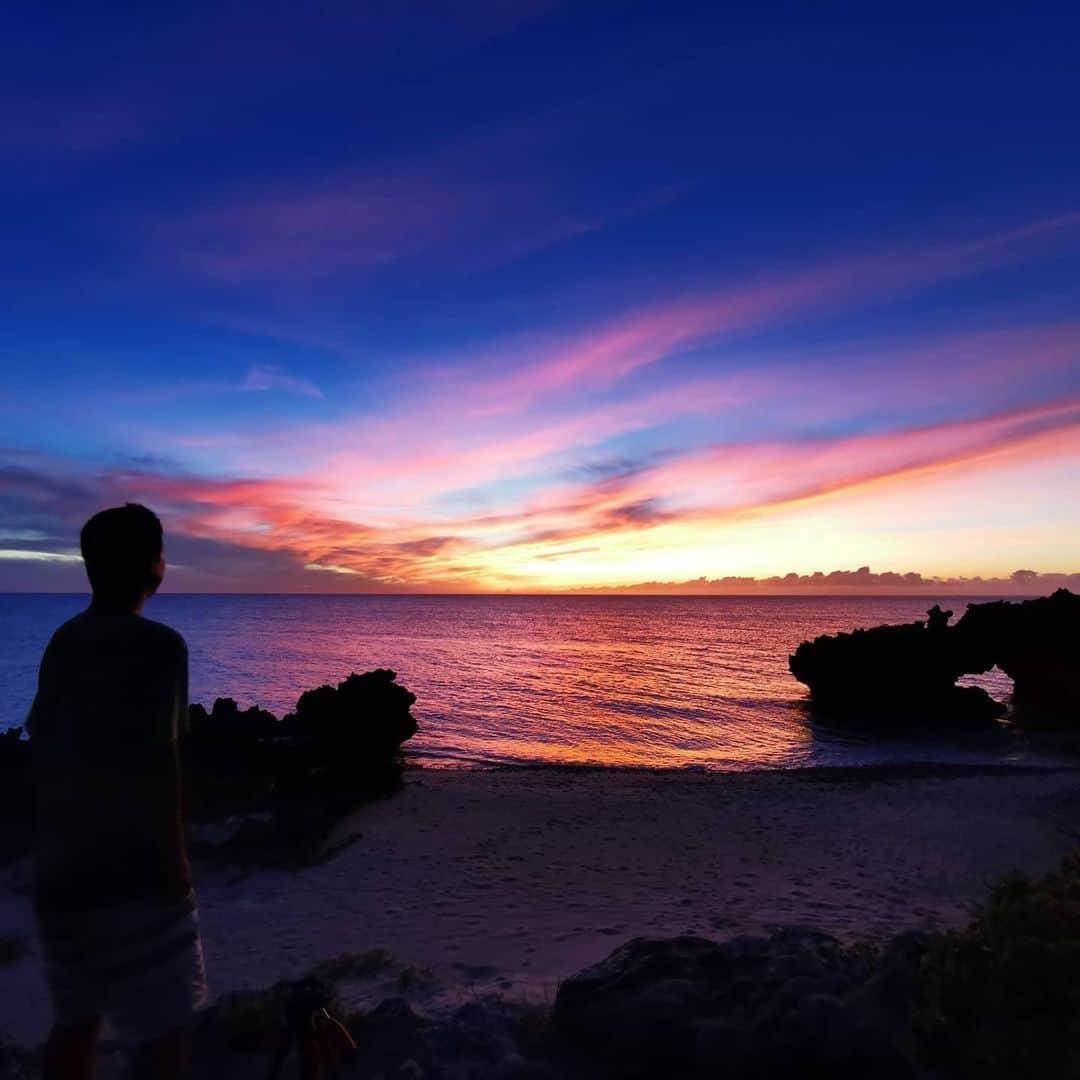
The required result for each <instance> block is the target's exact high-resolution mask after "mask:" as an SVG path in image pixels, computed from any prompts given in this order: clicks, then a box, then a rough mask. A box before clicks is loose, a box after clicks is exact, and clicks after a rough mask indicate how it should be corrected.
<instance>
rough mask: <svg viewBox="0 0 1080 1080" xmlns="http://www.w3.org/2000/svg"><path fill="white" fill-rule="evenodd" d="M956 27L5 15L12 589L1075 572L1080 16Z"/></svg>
mask: <svg viewBox="0 0 1080 1080" xmlns="http://www.w3.org/2000/svg"><path fill="white" fill-rule="evenodd" d="M740 7H741V9H742V13H741V14H738V13H735V12H736V11H737V9H738V8H740ZM47 8H48V10H46V9H47ZM155 8H157V9H159V10H154V9H155ZM1070 8H1071V9H1072V12H1073V13H1070ZM101 10H102V11H104V10H106V9H105V8H104V6H102V7H101ZM951 10H952V14H950V13H949V12H950V7H949V5H941V4H937V5H933V6H929V5H928V6H926V7H925V8H923V7H921V6H920V5H892V6H882V5H875V4H869V5H867V4H861V5H854V4H852V5H831V4H820V5H819V4H814V5H809V4H802V5H791V6H788V5H769V4H754V5H750V4H745V5H726V4H711V3H710V4H704V3H703V4H700V5H698V4H681V3H634V2H626V0H620V2H612V3H566V4H559V3H542V2H536V3H498V2H493V0H492V2H487V0H481V2H476V3H471V2H464V3H456V4H449V3H447V4H441V3H431V4H426V3H425V4H419V3H417V4H407V3H401V4H389V3H388V4H371V5H367V4H362V3H361V4H353V5H347V6H346V5H343V6H341V7H340V8H339V9H337V10H336V11H335V9H334V7H333V6H332V5H302V6H301V5H280V6H279V5H260V6H259V7H252V8H250V9H248V10H246V11H245V10H244V9H243V8H241V7H239V6H236V5H220V4H217V5H210V6H207V7H206V8H204V9H202V10H200V9H199V8H198V7H197V6H196V5H184V6H183V7H182V8H181V7H177V6H172V5H170V6H168V7H162V6H160V5H146V6H144V7H141V8H140V7H135V8H133V9H131V10H124V11H121V10H120V9H119V7H118V8H117V9H116V14H112V15H110V14H101V13H100V11H99V12H98V13H96V14H94V15H89V14H87V13H86V12H87V9H86V8H85V7H84V6H81V5H77V6H74V7H73V8H72V9H71V11H70V12H69V13H66V14H65V13H63V12H62V9H61V8H59V7H57V6H52V5H16V6H15V7H14V8H12V9H11V11H12V14H10V15H8V16H6V18H5V31H4V34H3V36H2V39H0V68H2V70H3V71H4V72H5V76H4V78H3V81H2V84H0V166H2V167H0V196H2V200H3V212H2V221H3V224H2V226H0V229H2V231H0V250H2V252H3V255H2V258H3V265H4V281H3V309H4V333H3V335H2V338H0V356H2V362H0V364H2V369H0V589H4V590H10V589H43V590H52V589H74V588H81V587H83V577H82V570H81V565H80V563H79V561H78V557H77V536H78V529H79V526H80V525H81V524H82V522H83V520H84V519H85V518H86V516H88V514H90V513H92V512H93V511H94V510H96V509H99V508H100V507H102V506H105V505H111V504H115V503H118V502H122V501H124V500H135V501H140V502H145V503H146V504H147V505H149V506H151V507H152V508H154V509H155V510H156V511H157V512H158V513H159V514H160V515H161V517H162V518H163V520H164V522H165V526H166V529H167V533H168V539H167V556H168V558H169V561H170V563H171V564H172V566H173V569H172V571H171V573H170V577H169V581H168V584H169V586H170V587H171V588H173V589H179V590H194V591H202V590H224V591H247V590H268V591H302V590H310V591H313V592H322V591H355V592H369V591H388V590H389V591H396V590H403V591H409V590H414V591H415V590H419V591H458V590H480V591H503V590H507V589H510V590H521V591H533V590H563V589H578V588H582V587H585V588H588V587H593V586H597V587H601V586H625V585H632V584H635V583H640V582H682V581H688V580H691V579H695V578H699V577H705V578H723V577H728V576H740V577H769V576H773V575H784V574H787V573H795V574H800V575H806V574H811V573H813V572H814V571H823V572H826V573H828V572H829V571H832V570H836V569H851V570H854V569H856V568H857V567H860V566H864V565H868V566H870V567H872V568H873V570H875V571H897V572H901V573H903V572H917V573H920V574H923V575H926V576H933V577H945V578H954V577H971V576H975V575H978V576H983V577H1008V576H1009V575H1010V574H1011V573H1012V572H1013V571H1015V570H1017V569H1021V568H1023V569H1027V570H1033V571H1036V572H1039V573H1066V574H1068V573H1076V572H1078V571H1080V497H1078V496H1080V120H1078V117H1080V108H1078V103H1080V66H1078V65H1077V51H1076V49H1077V41H1078V40H1080V15H1078V14H1075V12H1076V8H1075V5H1063V6H1062V7H1061V8H1060V12H1061V13H1060V14H1053V7H1052V5H1031V6H1030V7H1029V8H1026V7H1025V6H1022V5H1016V6H1013V7H1012V8H1007V7H1005V6H1002V7H995V6H993V5H978V6H972V7H970V8H969V9H967V10H966V11H963V12H961V11H960V10H959V9H957V8H953V9H951ZM80 11H81V12H82V13H81V14H80ZM1009 11H1012V14H1009ZM1025 12H1026V13H1025Z"/></svg>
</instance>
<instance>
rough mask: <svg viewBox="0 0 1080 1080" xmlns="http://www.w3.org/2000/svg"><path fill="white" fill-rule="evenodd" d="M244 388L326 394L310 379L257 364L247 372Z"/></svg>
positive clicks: (314, 395)
mask: <svg viewBox="0 0 1080 1080" xmlns="http://www.w3.org/2000/svg"><path fill="white" fill-rule="evenodd" d="M241 389H242V390H281V391H284V392H285V393H288V394H300V395H302V396H303V397H313V398H322V397H325V396H326V395H325V394H323V392H322V391H321V390H320V389H319V388H318V387H317V386H316V385H315V384H314V383H313V382H312V381H311V380H310V379H301V378H298V377H297V376H295V375H288V374H286V373H285V372H284V371H282V370H281V369H280V368H276V367H271V366H268V365H257V366H255V367H253V368H252V369H251V370H250V371H249V372H248V374H247V378H246V379H245V380H244V382H243V385H242V386H241Z"/></svg>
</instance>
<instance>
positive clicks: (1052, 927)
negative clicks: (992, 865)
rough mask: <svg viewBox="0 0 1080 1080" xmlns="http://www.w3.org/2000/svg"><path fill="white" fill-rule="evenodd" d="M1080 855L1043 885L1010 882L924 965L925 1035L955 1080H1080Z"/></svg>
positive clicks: (1017, 878)
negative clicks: (1010, 1079)
mask: <svg viewBox="0 0 1080 1080" xmlns="http://www.w3.org/2000/svg"><path fill="white" fill-rule="evenodd" d="M1078 971H1080V850H1078V851H1075V852H1073V853H1072V854H1070V855H1069V856H1067V857H1066V858H1065V859H1064V861H1063V862H1062V864H1061V866H1060V868H1059V869H1057V870H1055V871H1054V872H1052V873H1049V874H1046V875H1045V876H1043V877H1038V878H1031V877H1027V876H1024V875H1021V874H1013V875H1010V876H1008V877H1006V878H1005V879H1004V880H1002V881H1001V882H1000V883H999V884H998V885H997V886H996V887H995V888H994V890H993V892H992V893H991V894H990V897H989V899H988V900H987V901H986V902H985V903H984V904H983V905H982V906H981V907H980V908H979V909H978V911H977V913H976V917H975V918H974V920H973V921H972V922H971V923H970V924H969V925H968V926H967V927H966V928H964V929H962V930H956V931H951V932H947V933H943V934H939V935H937V936H936V937H935V938H934V939H932V941H931V943H930V946H929V948H928V950H927V952H926V954H925V956H924V958H923V961H922V969H921V977H922V989H923V994H922V1003H921V1006H920V1009H919V1012H918V1013H917V1016H916V1030H917V1031H918V1033H919V1034H920V1036H921V1037H922V1039H923V1040H924V1043H925V1046H926V1048H927V1051H928V1053H929V1055H930V1057H931V1058H932V1059H933V1060H934V1062H935V1063H936V1064H938V1065H939V1066H941V1067H942V1068H943V1069H944V1070H945V1071H946V1072H947V1073H948V1074H950V1075H954V1076H956V1077H961V1078H967V1077H975V1076H978V1077H980V1078H982V1080H994V1078H1001V1080H1005V1078H1006V1077H1020V1076H1031V1077H1036V1076H1037V1077H1039V1078H1040V1080H1057V1078H1062V1080H1064V1078H1066V1077H1070V1078H1075V1077H1077V1076H1080V978H1078V977H1077V972H1078Z"/></svg>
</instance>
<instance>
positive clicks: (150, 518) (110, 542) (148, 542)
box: [79, 503, 165, 608]
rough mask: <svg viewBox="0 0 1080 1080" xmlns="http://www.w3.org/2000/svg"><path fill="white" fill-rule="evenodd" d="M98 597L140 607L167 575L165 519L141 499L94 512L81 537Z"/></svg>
mask: <svg viewBox="0 0 1080 1080" xmlns="http://www.w3.org/2000/svg"><path fill="white" fill-rule="evenodd" d="M79 546H80V547H81V548H82V557H83V562H84V563H86V576H87V577H88V578H89V579H90V588H91V589H93V590H94V599H95V600H100V601H104V602H105V603H107V604H109V605H110V606H118V607H124V608H137V607H139V606H140V605H141V604H142V602H143V600H145V599H146V598H147V597H148V596H153V594H154V593H155V592H156V591H157V587H158V586H159V585H160V584H161V579H162V578H163V577H164V576H165V555H164V544H163V537H162V529H161V522H160V521H159V520H158V516H157V514H155V513H154V512H153V511H152V510H148V509H147V508H146V507H145V506H140V505H139V504H138V503H127V504H125V505H124V506H114V507H111V508H110V509H108V510H102V511H101V512H100V513H97V514H95V515H94V516H93V517H92V518H91V519H90V520H89V521H88V522H87V523H86V524H85V525H84V526H83V528H82V532H81V533H80V535H79Z"/></svg>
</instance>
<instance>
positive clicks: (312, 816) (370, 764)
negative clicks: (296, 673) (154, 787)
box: [183, 669, 417, 866]
mask: <svg viewBox="0 0 1080 1080" xmlns="http://www.w3.org/2000/svg"><path fill="white" fill-rule="evenodd" d="M396 678H397V676H396V674H395V673H394V672H393V671H389V670H386V669H379V670H377V671H369V672H367V673H366V674H364V675H356V674H352V675H350V676H349V677H348V678H347V679H345V680H344V681H343V682H341V683H339V684H338V685H337V687H332V686H321V687H319V688H318V689H317V690H309V691H306V692H305V693H303V694H301V696H300V700H299V701H298V702H297V707H296V711H295V712H294V713H290V714H289V715H288V716H286V717H285V718H284V719H283V720H278V719H276V718H275V717H274V715H273V714H272V713H269V712H266V711H265V710H263V709H259V708H255V707H253V708H250V709H247V710H244V711H241V710H240V709H238V708H237V705H236V702H234V701H232V700H231V699H230V698H219V699H218V700H217V701H215V702H214V707H213V709H212V710H211V711H210V712H207V711H206V709H204V708H203V707H202V706H201V705H193V706H192V707H191V727H190V732H189V734H188V736H187V738H186V739H185V740H184V747H183V750H184V781H185V786H186V790H187V801H188V810H189V815H190V817H191V820H192V821H194V822H200V823H204V824H205V823H209V822H222V821H224V822H227V826H226V827H225V829H224V830H222V829H221V828H217V827H215V828H216V831H217V832H219V833H221V832H222V831H224V833H225V835H224V836H219V838H218V840H217V842H216V843H212V842H209V841H205V842H203V843H201V844H200V843H199V842H198V831H197V835H196V843H195V845H194V847H195V850H196V851H200V850H201V852H202V853H203V854H213V855H217V856H219V857H224V858H226V859H228V860H230V861H239V862H244V863H247V864H251V865H279V866H290V865H292V866H295V865H307V864H310V863H312V862H317V861H319V859H321V858H322V857H324V856H325V854H326V853H327V850H328V846H329V845H331V844H332V840H333V837H332V832H333V829H334V826H335V825H336V823H337V822H338V821H339V820H340V819H341V818H342V817H344V816H345V815H347V814H348V813H350V812H351V811H352V810H355V809H356V808H357V807H359V806H361V805H362V804H364V803H366V802H370V801H372V800H373V799H377V798H382V797H385V796H386V795H389V794H392V793H393V792H394V791H397V790H398V789H399V788H400V786H401V770H402V758H401V747H402V745H403V744H404V743H405V742H406V740H408V739H410V738H411V737H412V736H413V735H414V734H415V732H416V730H417V726H416V720H415V719H414V718H413V716H412V714H411V712H410V711H409V710H410V709H411V708H412V705H413V703H414V702H415V701H416V695H415V694H412V693H410V692H409V691H408V690H406V689H405V687H403V686H400V685H398V683H397V682H396V681H395V680H396ZM210 831H212V830H209V829H203V830H201V832H202V833H203V835H204V836H205V835H206V834H208V833H209V832H210Z"/></svg>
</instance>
